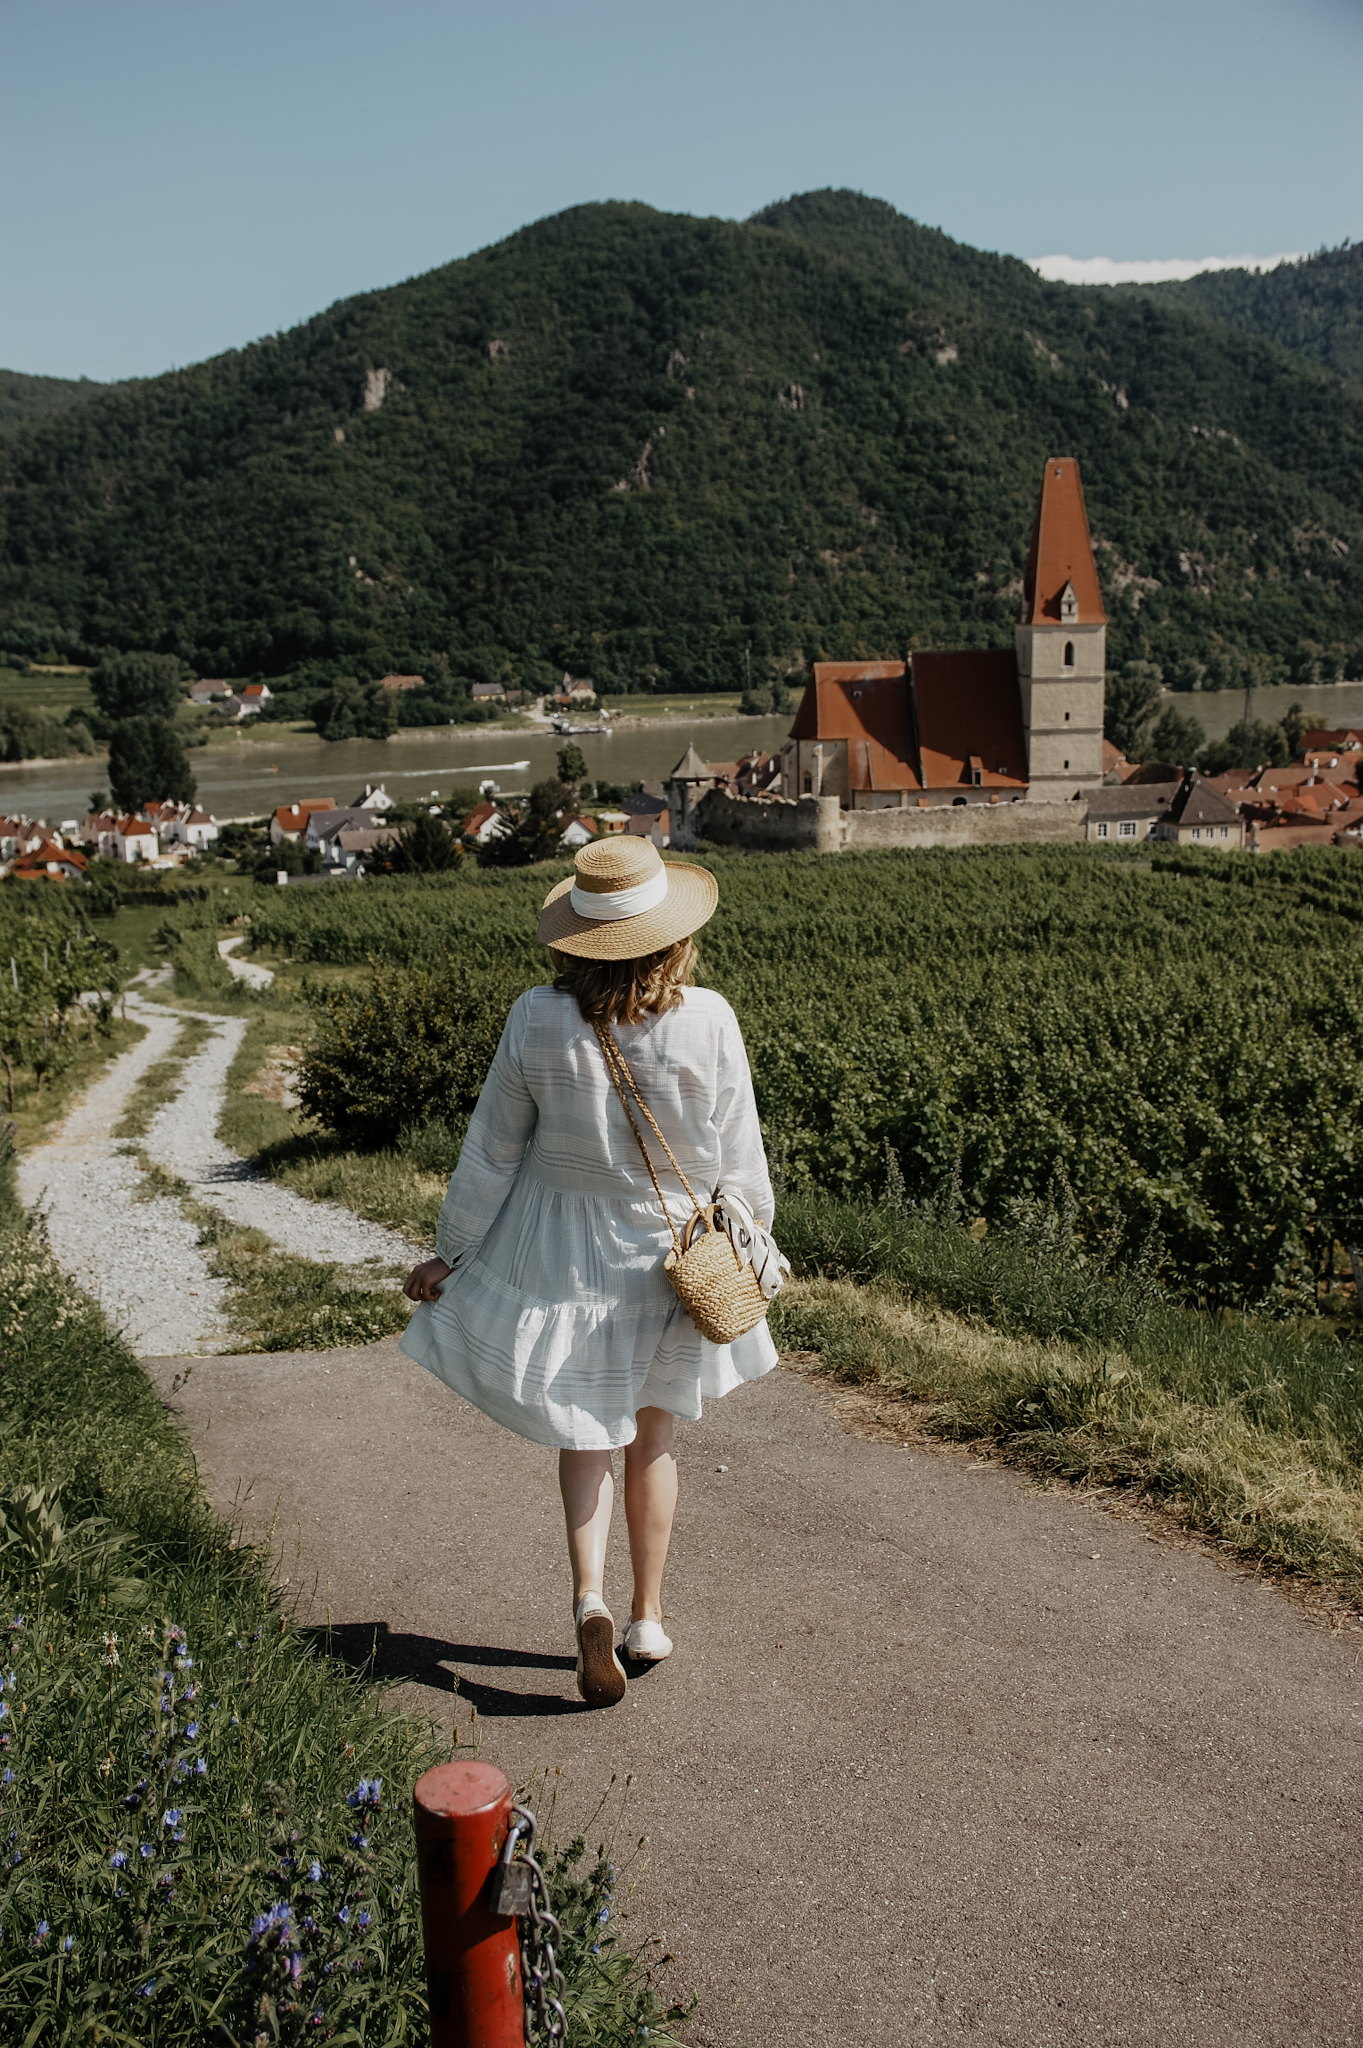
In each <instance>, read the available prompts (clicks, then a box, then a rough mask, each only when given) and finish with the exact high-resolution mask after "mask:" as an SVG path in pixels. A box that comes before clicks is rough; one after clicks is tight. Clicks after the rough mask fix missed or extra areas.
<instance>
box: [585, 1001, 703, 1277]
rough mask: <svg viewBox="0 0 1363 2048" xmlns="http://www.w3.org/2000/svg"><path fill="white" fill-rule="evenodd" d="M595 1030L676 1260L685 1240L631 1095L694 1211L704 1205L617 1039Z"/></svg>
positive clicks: (595, 1026)
mask: <svg viewBox="0 0 1363 2048" xmlns="http://www.w3.org/2000/svg"><path fill="white" fill-rule="evenodd" d="M592 1028H593V1030H594V1031H595V1032H596V1036H597V1042H598V1043H599V1045H600V1047H601V1056H602V1058H603V1059H604V1060H605V1062H606V1072H607V1073H608V1074H609V1075H610V1077H611V1080H612V1081H613V1082H614V1084H615V1092H616V1094H617V1095H618V1096H619V1097H620V1103H621V1107H622V1108H623V1109H624V1112H625V1115H626V1116H627V1117H628V1118H629V1127H630V1129H631V1130H632V1131H633V1133H634V1138H635V1143H636V1144H637V1145H638V1147H639V1150H640V1152H642V1154H643V1157H644V1165H645V1166H646V1167H647V1168H648V1177H649V1179H650V1180H651V1181H652V1183H653V1191H654V1193H655V1194H656V1195H657V1197H658V1201H659V1203H660V1205H661V1207H662V1212H663V1215H664V1216H665V1217H666V1219H667V1227H668V1229H669V1230H670V1231H671V1233H672V1243H673V1245H674V1246H675V1248H676V1253H677V1257H678V1258H680V1257H681V1255H682V1241H681V1239H680V1238H679V1237H678V1235H677V1226H676V1224H675V1223H674V1222H673V1221H672V1212H671V1211H670V1209H669V1208H668V1206H667V1197H666V1196H665V1195H664V1193H663V1191H662V1188H661V1186H660V1184H659V1181H658V1176H657V1173H656V1172H655V1171H654V1166H653V1161H652V1159H651V1157H650V1156H649V1150H648V1146H647V1145H646V1144H645V1143H644V1134H643V1132H642V1131H641V1130H640V1129H639V1126H638V1124H637V1123H636V1121H635V1117H634V1110H633V1108H632V1107H631V1105H630V1099H629V1096H630V1095H632V1096H633V1097H634V1100H635V1102H637V1103H638V1105H639V1111H640V1114H641V1115H642V1116H643V1118H644V1120H645V1122H646V1123H647V1124H648V1127H649V1129H650V1130H651V1131H652V1133H653V1135H654V1137H655V1138H656V1139H657V1140H658V1143H659V1144H660V1145H661V1146H662V1148H663V1151H664V1152H665V1153H666V1154H667V1157H668V1159H669V1161H670V1162H671V1166H672V1171H673V1172H674V1173H675V1174H676V1176H677V1179H678V1180H679V1181H680V1182H681V1184H682V1186H683V1187H684V1188H685V1189H686V1192H687V1194H688V1195H689V1196H690V1198H691V1208H692V1210H693V1212H695V1211H698V1210H699V1209H700V1206H701V1205H700V1203H699V1202H698V1201H697V1200H696V1193H695V1189H694V1188H693V1187H692V1186H691V1183H690V1181H689V1180H688V1179H687V1178H686V1175H685V1174H684V1173H683V1172H682V1170H681V1168H680V1166H678V1164H677V1161H676V1157H675V1155H674V1153H673V1151H672V1147H671V1146H670V1145H669V1144H668V1142H667V1140H666V1138H665V1137H664V1136H663V1134H662V1132H661V1131H660V1130H659V1129H658V1125H657V1122H656V1120H655V1118H654V1115H653V1112H652V1110H651V1109H650V1108H649V1106H648V1104H647V1103H646V1102H645V1101H644V1098H643V1096H642V1094H641V1093H640V1090H639V1084H638V1082H637V1081H636V1080H635V1078H634V1076H633V1074H632V1073H631V1072H630V1070H629V1067H628V1065H627V1064H626V1061H625V1056H624V1054H623V1053H622V1052H621V1050H620V1048H619V1046H618V1045H617V1044H616V1042H615V1039H614V1036H613V1035H612V1033H611V1032H610V1030H609V1029H608V1028H607V1027H606V1025H604V1024H601V1023H596V1022H593V1026H592ZM626 1086H628V1088H629V1095H627V1094H626V1093H625V1089H626Z"/></svg>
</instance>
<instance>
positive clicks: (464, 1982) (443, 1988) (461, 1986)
mask: <svg viewBox="0 0 1363 2048" xmlns="http://www.w3.org/2000/svg"><path fill="white" fill-rule="evenodd" d="M413 1799H414V1801H415V1805H416V1855H417V1871H418V1873H419V1876H420V1881H421V1933H422V1940H423V1943H424V1945H425V1950H426V1987H427V1992H428V1995H429V1998H430V2006H431V2048H525V2010H524V2006H523V2003H522V1994H521V1953H520V1946H519V1943H518V1940H517V1936H516V1923H515V1921H514V1920H510V1919H506V1918H504V1917H502V1916H499V1915H494V1914H492V1913H490V1912H489V1911H488V1909H487V1893H488V1879H489V1877H490V1876H491V1874H492V1871H493V1869H494V1867H495V1866H496V1864H497V1862H498V1859H499V1858H500V1856H501V1853H502V1850H503V1848H504V1847H505V1844H506V1838H507V1834H508V1832H509V1830H510V1827H511V1787H510V1785H509V1784H508V1783H507V1781H506V1778H505V1777H504V1776H503V1774H502V1772H501V1771H499V1770H498V1769H497V1768H496V1767H495V1765H493V1764H479V1763H472V1762H470V1763H466V1764H464V1763H455V1764H440V1765H438V1766H437V1767H436V1769H435V1770H433V1771H427V1773H426V1775H425V1777H424V1778H419V1779H418V1780H417V1784H416V1790H415V1792H414V1793H413Z"/></svg>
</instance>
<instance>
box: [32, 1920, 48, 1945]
mask: <svg viewBox="0 0 1363 2048" xmlns="http://www.w3.org/2000/svg"><path fill="white" fill-rule="evenodd" d="M48 1933H49V1929H48V1925H47V1922H46V1920H40V1921H39V1922H38V1932H37V1933H36V1934H35V1935H34V1937H33V1946H34V1947H35V1948H36V1947H37V1946H38V1943H39V1942H40V1941H46V1940H47V1937H48Z"/></svg>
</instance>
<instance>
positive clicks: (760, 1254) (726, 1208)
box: [715, 1187, 790, 1301]
mask: <svg viewBox="0 0 1363 2048" xmlns="http://www.w3.org/2000/svg"><path fill="white" fill-rule="evenodd" d="M715 1222H716V1224H717V1225H718V1226H719V1228H720V1229H721V1230H722V1231H723V1232H724V1233H725V1235H726V1237H727V1238H728V1240H729V1242H730V1244H731V1245H732V1246H733V1248H734V1251H735V1253H736V1254H737V1256H738V1257H739V1258H740V1259H742V1260H743V1261H744V1263H745V1264H746V1265H749V1266H751V1267H752V1269H753V1273H754V1275H755V1277H756V1280H757V1284H758V1286H759V1287H760V1288H761V1290H762V1292H763V1294H764V1295H765V1297H766V1299H767V1300H768V1301H771V1300H773V1299H774V1298H775V1297H776V1295H778V1294H779V1293H780V1291H781V1289H782V1288H783V1287H784V1286H785V1284H786V1282H787V1280H789V1278H790V1260H789V1259H788V1258H787V1257H786V1255H785V1253H784V1252H783V1251H782V1250H781V1249H780V1247H779V1246H778V1244H777V1242H776V1240H775V1238H774V1237H773V1236H772V1235H771V1232H770V1231H769V1230H764V1229H763V1228H762V1225H761V1224H760V1223H759V1222H758V1221H757V1219H756V1217H755V1216H754V1215H753V1212H752V1210H751V1209H750V1208H749V1207H748V1204H747V1203H746V1202H745V1201H744V1199H743V1197H742V1195H739V1194H735V1192H734V1190H733V1189H732V1188H725V1187H718V1188H716V1189H715Z"/></svg>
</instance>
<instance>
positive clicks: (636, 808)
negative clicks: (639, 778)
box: [620, 787, 671, 846]
mask: <svg viewBox="0 0 1363 2048" xmlns="http://www.w3.org/2000/svg"><path fill="white" fill-rule="evenodd" d="M620 808H621V810H622V811H623V812H624V814H625V817H626V819H627V820H628V823H627V824H626V826H625V830H626V832H627V833H629V834H630V835H631V836H632V837H633V838H635V839H651V840H652V841H653V844H654V845H655V846H667V845H669V844H670V843H671V834H670V830H669V827H670V823H671V821H670V819H669V816H668V806H667V798H666V797H665V796H664V795H663V792H662V790H661V789H660V788H656V787H655V788H653V789H647V788H645V789H636V790H632V791H631V792H630V794H629V795H628V796H627V797H624V798H622V799H621V803H620Z"/></svg>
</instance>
